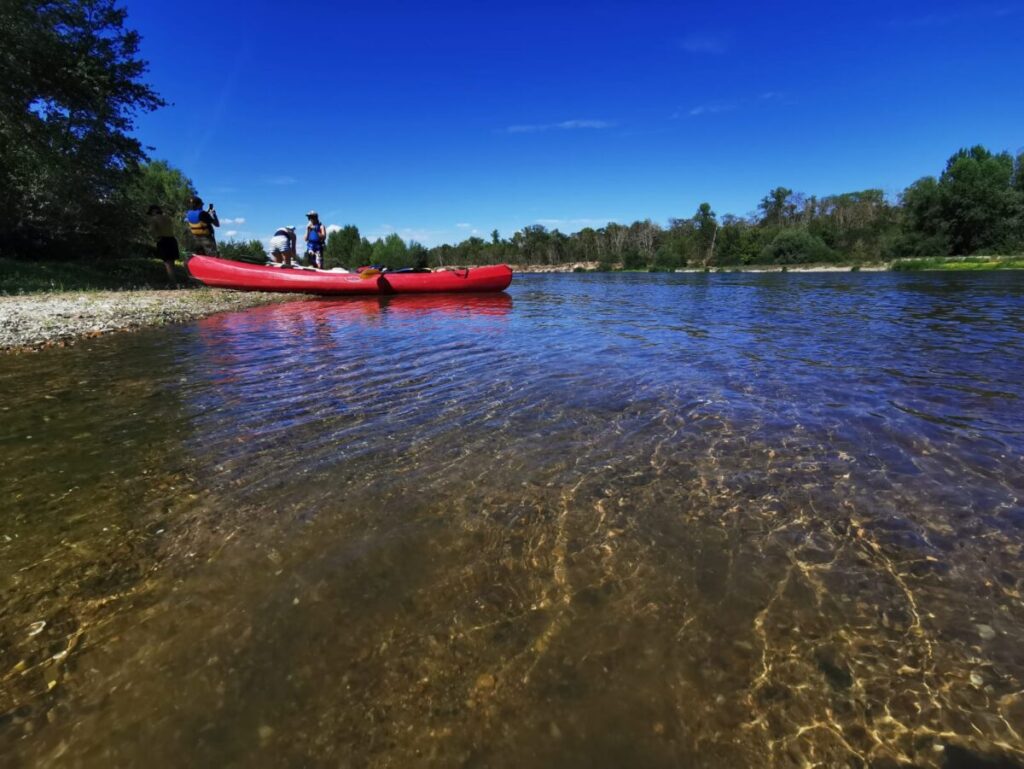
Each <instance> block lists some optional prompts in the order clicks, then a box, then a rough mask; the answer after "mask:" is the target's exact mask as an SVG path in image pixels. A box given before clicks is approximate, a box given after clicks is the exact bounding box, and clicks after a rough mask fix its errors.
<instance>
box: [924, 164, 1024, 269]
mask: <svg viewBox="0 0 1024 769" xmlns="http://www.w3.org/2000/svg"><path fill="white" fill-rule="evenodd" d="M1013 182H1014V161H1013V158H1012V157H1011V156H1010V154H1009V153H1008V152H1002V153H1000V154H998V155H993V154H992V153H991V152H989V151H988V150H987V149H985V148H984V147H981V146H976V147H972V148H971V149H962V150H960V151H959V152H957V153H956V154H955V155H953V157H951V158H950V159H949V161H948V162H947V163H946V170H945V171H943V172H942V176H941V177H939V190H940V193H941V196H940V198H941V205H942V217H943V220H944V222H945V225H946V228H947V232H948V234H949V242H950V246H951V247H952V250H953V253H954V254H973V253H977V252H979V251H999V250H1004V249H1007V248H1012V247H1013V246H1014V245H1016V243H1017V242H1019V241H1018V236H1019V234H1020V233H1017V232H1014V231H1013V229H1014V225H1015V223H1016V220H1017V216H1018V214H1019V211H1020V206H1021V200H1020V193H1019V192H1018V190H1016V189H1014V184H1013Z"/></svg>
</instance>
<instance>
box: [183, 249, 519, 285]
mask: <svg viewBox="0 0 1024 769" xmlns="http://www.w3.org/2000/svg"><path fill="white" fill-rule="evenodd" d="M188 271H189V273H191V275H192V277H193V278H195V279H196V280H198V281H199V282H200V283H205V284H206V285H207V286H212V287H214V288H233V289H236V290H238V291H290V292H295V293H300V294H449V293H456V292H457V293H466V292H472V291H504V290H505V289H506V288H508V286H509V283H511V282H512V268H511V267H509V266H508V265H507V264H496V265H492V266H488V267H472V268H470V269H465V270H438V271H436V272H389V273H383V274H375V275H373V276H371V277H365V278H364V277H361V276H360V275H359V273H355V272H331V271H330V270H313V269H303V268H294V269H290V270H286V269H282V268H281V267H267V266H263V265H258V264H246V263H245V262H233V261H230V260H229V259H218V258H216V257H212V256H199V255H196V256H193V257H192V258H191V259H189V261H188Z"/></svg>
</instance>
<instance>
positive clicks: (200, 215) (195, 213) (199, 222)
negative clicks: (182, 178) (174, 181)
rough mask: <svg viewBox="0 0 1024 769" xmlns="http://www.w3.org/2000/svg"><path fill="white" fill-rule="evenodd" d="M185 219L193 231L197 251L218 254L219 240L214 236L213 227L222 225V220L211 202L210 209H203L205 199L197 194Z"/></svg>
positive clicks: (211, 254)
mask: <svg viewBox="0 0 1024 769" xmlns="http://www.w3.org/2000/svg"><path fill="white" fill-rule="evenodd" d="M185 221H186V222H188V228H189V230H190V231H191V232H192V240H194V241H195V253H197V254H203V255H204V256H218V254H217V240H216V238H214V236H213V228H214V227H220V220H219V219H218V218H217V211H216V210H215V209H214V207H213V203H210V207H209V209H208V210H206V211H204V210H203V199H202V198H201V197H199V196H198V195H196V196H195V197H193V198H192V205H191V206H190V208H189V211H188V213H187V214H185Z"/></svg>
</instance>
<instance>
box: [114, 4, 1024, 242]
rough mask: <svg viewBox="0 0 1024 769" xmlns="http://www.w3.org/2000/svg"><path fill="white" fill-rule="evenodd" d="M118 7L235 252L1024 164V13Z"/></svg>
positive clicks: (852, 8) (621, 215)
mask: <svg viewBox="0 0 1024 769" xmlns="http://www.w3.org/2000/svg"><path fill="white" fill-rule="evenodd" d="M125 6H126V7H127V9H128V24H129V26H131V27H133V28H135V29H137V30H139V31H140V32H141V33H142V35H143V41H142V56H143V57H144V58H146V59H147V60H148V61H149V62H150V70H149V73H148V75H147V80H148V82H149V83H150V84H151V85H152V86H153V87H154V88H155V89H156V90H157V91H158V92H159V93H160V94H161V95H162V96H163V97H164V98H165V99H166V100H167V101H168V102H170V103H171V104H170V106H168V107H166V108H164V109H162V110H159V111H157V112H155V113H152V114H150V115H145V116H141V117H140V118H139V119H138V121H137V124H136V133H137V135H138V136H139V138H140V139H141V140H142V141H143V143H144V144H146V145H147V146H150V147H151V148H152V149H151V155H152V156H153V157H155V158H162V159H165V160H168V161H169V162H171V163H172V164H173V165H175V166H177V167H179V168H181V169H182V170H183V171H184V172H185V173H186V174H188V175H189V176H190V177H191V178H192V180H193V181H194V182H195V184H196V186H197V188H198V189H199V192H200V194H201V195H202V196H203V197H204V198H205V199H206V200H207V201H213V202H215V203H216V205H217V209H218V211H219V213H220V215H221V218H222V220H223V221H224V225H223V226H222V228H221V232H220V236H221V238H225V237H226V236H228V235H229V234H230V233H236V235H235V237H237V238H250V237H257V238H261V239H265V238H267V237H268V236H269V234H270V233H271V232H272V231H273V230H274V229H275V228H276V227H278V226H280V225H283V224H294V225H298V226H300V227H301V225H303V224H304V222H305V217H304V214H305V212H306V211H307V210H308V209H310V208H315V209H317V210H318V211H320V213H321V218H322V219H323V220H324V222H325V223H326V224H337V225H342V224H356V225H358V227H359V229H360V230H361V231H362V233H363V234H364V235H367V236H369V237H371V238H373V237H377V236H382V235H385V234H387V233H388V232H391V231H396V232H398V233H399V234H400V235H402V237H403V238H405V239H407V240H408V239H416V240H419V241H420V242H422V243H424V244H426V245H436V244H438V243H443V242H457V241H459V240H462V239H464V238H465V237H467V236H469V235H470V234H479V235H481V236H482V237H487V236H488V235H489V233H490V232H491V230H492V229H498V230H499V231H500V232H501V233H502V234H503V235H506V236H507V235H510V234H511V233H512V232H513V231H514V230H516V229H519V228H521V227H523V226H524V225H527V224H535V223H541V224H545V225H546V226H548V227H558V228H559V229H561V230H563V231H564V232H572V231H576V230H579V229H581V228H582V227H585V226H600V225H603V224H604V223H606V222H608V221H621V222H631V221H633V220H635V219H643V218H647V217H650V218H651V219H653V220H654V221H656V222H660V223H665V222H667V220H668V219H669V217H688V216H691V215H692V214H693V212H694V211H695V209H696V208H697V206H698V205H699V204H700V203H701V202H702V201H705V200H706V201H708V202H710V203H711V205H712V207H713V208H714V209H715V211H717V212H718V213H719V214H724V213H730V212H731V213H735V214H746V213H748V212H750V211H753V210H754V209H755V208H756V206H757V202H758V200H759V199H760V198H761V197H762V196H763V195H764V194H765V193H766V192H767V191H768V190H769V189H771V188H772V187H775V186H778V185H784V186H787V187H791V188H793V189H796V190H798V191H802V192H805V193H807V194H816V195H826V194H830V193H835V192H844V191H850V190H855V189H863V188H866V187H881V188H883V189H884V190H886V191H887V192H889V193H891V194H894V195H895V194H896V193H898V192H899V191H900V190H901V189H902V188H904V187H905V186H906V185H907V184H909V183H910V182H912V181H914V180H915V179H917V178H919V177H921V176H923V175H926V174H937V173H938V172H939V171H940V170H941V168H942V165H943V163H944V162H945V159H946V158H947V157H948V156H949V155H950V154H951V153H952V152H953V151H955V150H956V149H957V148H958V147H960V146H965V145H971V144H976V143H981V144H985V145H986V146H988V147H989V148H991V149H998V150H1002V149H1009V150H1012V151H1019V150H1021V149H1024V39H1022V38H1021V34H1020V32H1021V30H1022V29H1024V0H1020V1H1012V2H998V1H996V2H991V3H989V2H986V1H985V0H982V2H980V3H968V2H946V3H943V2H918V1H917V0H914V1H913V2H902V3H901V2H886V3H883V2H876V1H875V0H860V1H859V2H846V1H845V0H833V1H832V2H829V3H821V2H815V3H810V2H787V3H766V2H719V3H707V2H704V3H700V4H698V3H688V2H677V3H655V2H594V3H559V2H548V3H540V2H532V0H525V1H523V2H515V3H503V2H495V3H480V2H474V3H445V2H436V3H423V2H417V3H413V2H388V1H387V0H384V1H382V2H375V3H332V2H295V3H290V4H282V3H279V2H270V1H269V0H251V1H250V2H244V3H243V2H216V1H214V2H206V3H199V4H194V5H186V6H183V5H181V4H177V3H156V2H151V0H127V2H126V3H125ZM186 8H188V9H189V10H188V11H186V10H184V9H186ZM228 220H230V222H229V221H228Z"/></svg>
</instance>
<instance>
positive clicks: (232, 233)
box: [224, 230, 238, 238]
mask: <svg viewBox="0 0 1024 769" xmlns="http://www.w3.org/2000/svg"><path fill="white" fill-rule="evenodd" d="M224 234H225V235H227V236H228V237H229V238H233V237H235V235H237V234H238V230H228V231H227V232H225V233H224Z"/></svg>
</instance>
